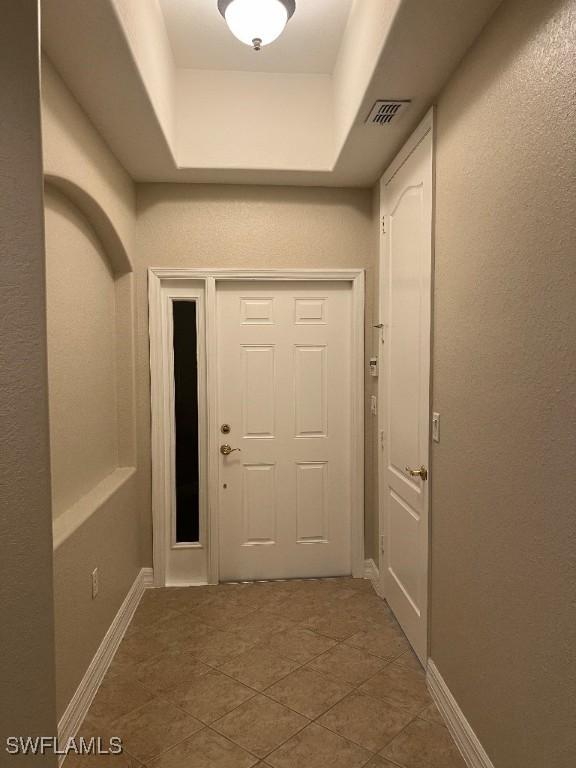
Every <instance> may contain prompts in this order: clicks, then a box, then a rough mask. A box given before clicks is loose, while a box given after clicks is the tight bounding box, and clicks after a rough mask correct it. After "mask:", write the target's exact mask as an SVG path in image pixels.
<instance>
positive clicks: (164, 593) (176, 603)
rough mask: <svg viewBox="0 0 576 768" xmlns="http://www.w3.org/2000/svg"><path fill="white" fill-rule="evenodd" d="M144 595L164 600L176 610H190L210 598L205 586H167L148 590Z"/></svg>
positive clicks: (155, 599)
mask: <svg viewBox="0 0 576 768" xmlns="http://www.w3.org/2000/svg"><path fill="white" fill-rule="evenodd" d="M144 597H145V598H148V599H152V600H154V601H157V602H163V603H165V605H167V606H169V607H170V608H172V609H173V610H175V611H183V612H186V611H190V610H193V609H194V608H197V607H198V606H200V605H204V604H205V603H206V602H208V601H209V600H210V595H209V593H208V592H206V591H205V590H204V588H203V587H166V588H163V589H162V588H161V589H151V590H146V592H145V593H144Z"/></svg>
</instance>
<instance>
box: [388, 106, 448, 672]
mask: <svg viewBox="0 0 576 768" xmlns="http://www.w3.org/2000/svg"><path fill="white" fill-rule="evenodd" d="M434 119H435V110H434V107H432V108H430V109H429V111H428V112H427V113H426V115H425V116H424V118H423V119H422V121H421V122H420V124H419V125H418V126H417V128H416V129H415V130H414V132H413V133H412V135H411V136H410V138H409V139H408V141H407V142H406V143H405V144H404V146H403V147H402V149H401V150H400V152H399V153H398V154H397V155H396V157H395V158H394V160H393V161H392V163H391V164H390V166H389V167H388V168H387V170H386V171H385V173H384V175H383V176H382V178H381V179H380V195H381V200H382V190H384V188H385V187H386V185H387V184H389V183H390V181H392V179H393V178H394V176H396V174H397V173H398V171H400V169H401V168H402V167H403V166H404V164H405V163H406V162H407V161H408V159H409V158H410V157H411V155H412V154H413V153H414V151H415V150H416V149H417V147H419V145H420V144H421V143H422V141H423V140H424V139H425V138H426V137H427V136H428V135H429V134H431V136H432V164H431V189H432V199H431V208H430V280H429V284H428V290H429V293H430V305H429V308H430V315H429V318H430V339H429V344H428V345H427V350H428V359H427V364H428V369H429V378H428V381H429V390H428V395H429V396H428V403H427V406H428V407H427V410H428V429H429V432H428V481H427V486H426V494H427V505H428V539H427V540H428V545H427V552H426V560H427V563H426V568H427V574H428V577H427V584H428V592H427V594H426V596H425V605H424V611H425V615H426V628H427V649H426V650H427V652H428V651H429V647H430V607H429V606H430V600H429V595H430V587H431V584H430V581H431V580H430V531H431V493H430V491H431V474H432V473H431V468H430V457H431V449H430V438H431V435H430V423H431V422H430V416H431V397H432V365H431V357H432V356H431V352H432V322H433V291H432V280H433V274H434V181H435V179H434V174H435V136H434V130H435V122H434ZM380 219H381V220H380V249H379V250H380V253H379V302H378V310H379V321H378V322H379V326H378V327H379V328H380V345H379V347H380V351H379V357H380V358H381V363H380V378H379V382H378V400H379V402H380V407H379V409H378V435H379V450H378V489H379V491H378V497H379V498H378V521H379V526H378V533H379V542H378V545H379V546H378V570H379V579H378V582H379V593H380V594H381V595H382V596H383V597H384V598H385V599H386V597H387V594H386V588H385V585H386V579H385V568H386V552H385V547H384V546H383V544H384V538H383V537H384V536H385V529H384V526H383V524H384V522H385V514H384V483H383V478H384V472H385V469H386V467H385V459H386V458H387V457H386V456H385V451H384V450H383V448H384V447H385V442H384V441H385V440H386V433H385V431H384V430H386V428H387V425H386V424H385V421H384V416H385V414H386V413H387V409H386V408H385V406H384V398H385V397H386V393H385V386H384V383H385V378H384V359H385V358H384V346H383V345H384V344H385V343H386V324H387V322H388V321H387V300H386V296H387V293H386V292H387V285H386V282H385V281H386V269H385V267H386V264H387V253H386V238H385V223H386V222H385V216H383V215H382V203H380ZM423 663H425V662H423Z"/></svg>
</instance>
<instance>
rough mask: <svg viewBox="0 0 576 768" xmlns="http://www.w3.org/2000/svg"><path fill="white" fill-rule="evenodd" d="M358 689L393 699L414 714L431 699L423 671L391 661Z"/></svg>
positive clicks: (389, 699) (377, 696)
mask: <svg viewBox="0 0 576 768" xmlns="http://www.w3.org/2000/svg"><path fill="white" fill-rule="evenodd" d="M360 691H361V692H362V693H365V694H367V695H368V696H374V698H381V699H385V700H387V701H393V702H396V703H397V704H401V705H402V706H404V707H407V708H408V709H410V711H411V712H412V713H413V714H414V715H416V714H418V713H419V712H421V711H422V710H423V709H424V707H427V706H428V705H429V704H430V703H431V701H432V699H431V698H430V694H429V693H428V689H427V687H426V677H425V675H424V671H423V670H421V671H420V672H416V671H415V670H413V669H409V668H408V667H405V666H403V665H402V664H398V663H396V662H393V663H392V664H389V665H388V666H387V667H386V668H385V669H384V670H382V672H379V673H378V674H377V675H375V676H374V677H372V678H370V680H367V681H366V682H365V683H364V684H363V685H362V686H361V687H360Z"/></svg>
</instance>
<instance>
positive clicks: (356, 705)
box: [318, 693, 412, 752]
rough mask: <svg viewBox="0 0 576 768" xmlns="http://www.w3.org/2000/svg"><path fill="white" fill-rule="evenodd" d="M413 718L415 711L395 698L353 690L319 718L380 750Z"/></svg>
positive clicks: (363, 745) (351, 739) (362, 743)
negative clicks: (354, 691)
mask: <svg viewBox="0 0 576 768" xmlns="http://www.w3.org/2000/svg"><path fill="white" fill-rule="evenodd" d="M411 720H412V714H411V713H410V712H407V711H406V709H405V708H404V707H402V706H401V705H399V704H394V703H393V702H384V701H382V700H379V699H373V698H371V697H369V696H364V695H361V694H357V693H353V694H351V695H350V696H347V697H346V698H345V699H343V700H342V701H340V702H339V703H338V704H336V705H335V706H334V707H332V709H331V710H330V711H329V712H326V714H325V715H322V717H321V718H320V719H319V720H318V723H319V725H323V726H324V727H325V728H328V729H329V730H331V731H334V732H335V733H337V734H339V735H340V736H343V737H344V738H345V739H348V740H349V741H353V742H354V743H355V744H359V745H360V746H361V747H365V748H366V749H369V750H371V751H372V752H378V751H379V750H381V749H382V748H383V747H384V746H386V744H388V743H389V742H390V741H391V740H392V739H393V738H394V737H395V736H397V735H398V734H399V733H400V731H401V730H402V729H403V728H405V727H406V726H407V725H408V723H409V722H410V721H411Z"/></svg>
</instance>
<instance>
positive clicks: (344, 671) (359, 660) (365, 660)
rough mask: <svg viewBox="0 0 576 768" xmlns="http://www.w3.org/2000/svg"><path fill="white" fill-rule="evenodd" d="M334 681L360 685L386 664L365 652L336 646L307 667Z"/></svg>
mask: <svg viewBox="0 0 576 768" xmlns="http://www.w3.org/2000/svg"><path fill="white" fill-rule="evenodd" d="M307 666H308V667H311V668H312V669H314V670H316V671H317V672H320V673H321V674H323V675H326V676H327V677H330V678H333V679H334V680H343V681H344V682H345V683H349V684H350V685H360V684H361V683H363V682H364V681H365V680H367V679H368V678H370V677H372V676H373V675H375V674H376V673H377V672H380V670H383V669H384V668H385V666H386V662H385V661H384V660H383V659H380V658H378V657H377V656H371V655H370V654H368V653H366V651H361V650H359V649H358V648H352V647H351V646H349V645H337V646H336V647H335V648H331V649H330V650H329V651H327V652H326V653H323V654H322V655H321V656H318V658H316V659H314V660H313V661H311V662H310V663H309V664H308V665H307Z"/></svg>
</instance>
